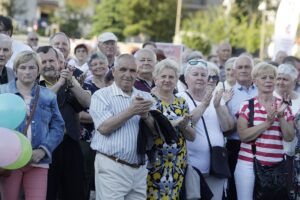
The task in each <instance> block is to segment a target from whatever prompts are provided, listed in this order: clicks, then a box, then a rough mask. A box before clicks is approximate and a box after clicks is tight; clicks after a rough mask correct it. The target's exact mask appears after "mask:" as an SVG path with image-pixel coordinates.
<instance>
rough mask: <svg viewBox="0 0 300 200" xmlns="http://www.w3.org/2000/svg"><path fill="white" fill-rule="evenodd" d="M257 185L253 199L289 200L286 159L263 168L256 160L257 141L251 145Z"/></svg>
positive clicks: (250, 115) (250, 116) (251, 121)
mask: <svg viewBox="0 0 300 200" xmlns="http://www.w3.org/2000/svg"><path fill="white" fill-rule="evenodd" d="M253 119H254V99H250V100H249V122H248V123H249V127H252V126H253ZM251 149H252V154H253V169H254V175H255V184H254V192H253V199H255V200H270V199H272V200H289V192H288V187H287V185H288V167H287V162H286V159H285V158H284V159H283V160H282V161H281V162H279V163H276V164H275V165H272V166H263V165H262V164H261V163H260V162H259V161H258V160H257V159H256V146H255V141H254V142H253V144H252V145H251Z"/></svg>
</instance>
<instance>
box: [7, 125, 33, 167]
mask: <svg viewBox="0 0 300 200" xmlns="http://www.w3.org/2000/svg"><path fill="white" fill-rule="evenodd" d="M15 133H16V134H17V136H18V137H19V139H20V141H21V146H22V152H21V155H20V156H19V158H18V159H17V161H16V162H14V163H12V164H10V165H8V166H5V167H2V168H4V169H9V170H15V169H20V168H21V167H24V166H25V165H27V164H28V162H29V161H30V160H31V156H32V146H31V143H30V141H29V140H28V139H27V138H26V137H25V136H24V135H23V134H22V133H19V132H17V131H15Z"/></svg>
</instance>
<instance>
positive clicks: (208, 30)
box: [183, 6, 272, 54]
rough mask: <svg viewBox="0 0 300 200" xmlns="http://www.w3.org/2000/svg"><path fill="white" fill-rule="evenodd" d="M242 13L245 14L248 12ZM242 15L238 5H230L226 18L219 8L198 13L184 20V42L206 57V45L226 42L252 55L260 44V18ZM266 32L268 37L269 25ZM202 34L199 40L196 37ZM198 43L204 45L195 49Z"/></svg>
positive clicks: (255, 13)
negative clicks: (231, 6)
mask: <svg viewBox="0 0 300 200" xmlns="http://www.w3.org/2000/svg"><path fill="white" fill-rule="evenodd" d="M244 11H245V12H247V9H244ZM248 11H249V10H248ZM249 12H250V11H249ZM243 13H244V12H241V10H240V7H238V6H233V8H232V11H231V13H230V14H229V15H226V14H225V11H224V9H223V8H222V7H211V8H209V9H208V10H203V11H198V12H196V13H195V14H192V15H190V16H189V17H188V18H187V19H185V20H184V21H183V43H185V44H186V45H187V46H189V47H191V48H194V49H197V50H200V51H202V52H203V53H205V54H209V53H210V52H209V48H207V44H209V45H210V46H212V45H216V44H218V43H220V42H221V41H224V40H227V41H229V42H230V43H231V45H232V46H233V47H236V48H245V49H246V50H247V51H248V52H250V53H254V52H256V51H257V50H258V49H259V44H260V28H261V16H260V15H259V13H258V12H257V11H253V10H251V15H248V14H246V15H243ZM266 31H267V34H266V35H267V37H270V35H271V32H272V28H271V27H270V26H268V27H267V28H266ZM201 35H202V37H199V36H201ZM196 40H202V41H201V42H199V41H196ZM201 43H205V44H206V45H205V46H201V45H197V46H196V44H201Z"/></svg>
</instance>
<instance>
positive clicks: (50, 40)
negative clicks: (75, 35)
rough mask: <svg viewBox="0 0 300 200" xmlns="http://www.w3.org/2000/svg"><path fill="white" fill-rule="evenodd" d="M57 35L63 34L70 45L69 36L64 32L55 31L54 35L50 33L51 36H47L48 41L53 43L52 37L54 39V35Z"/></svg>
mask: <svg viewBox="0 0 300 200" xmlns="http://www.w3.org/2000/svg"><path fill="white" fill-rule="evenodd" d="M58 35H62V36H64V37H65V38H66V39H67V41H68V44H69V46H70V47H71V42H70V38H69V37H68V36H67V35H66V34H65V33H64V32H57V33H55V34H54V35H52V36H51V37H50V38H49V43H50V44H51V45H53V44H52V41H53V39H54V38H55V37H56V36H58Z"/></svg>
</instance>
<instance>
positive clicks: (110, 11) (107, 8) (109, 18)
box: [91, 0, 125, 39]
mask: <svg viewBox="0 0 300 200" xmlns="http://www.w3.org/2000/svg"><path fill="white" fill-rule="evenodd" d="M120 4H122V3H121V2H120V1H119V0H102V1H101V3H99V4H98V5H97V6H96V12H95V15H94V17H93V19H92V32H91V35H99V34H100V33H101V32H105V31H110V32H113V33H115V34H116V35H117V36H118V37H119V38H120V39H122V38H124V35H123V30H124V28H125V24H124V20H123V17H124V16H122V14H121V11H122V9H121V8H122V6H121V5H120Z"/></svg>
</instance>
